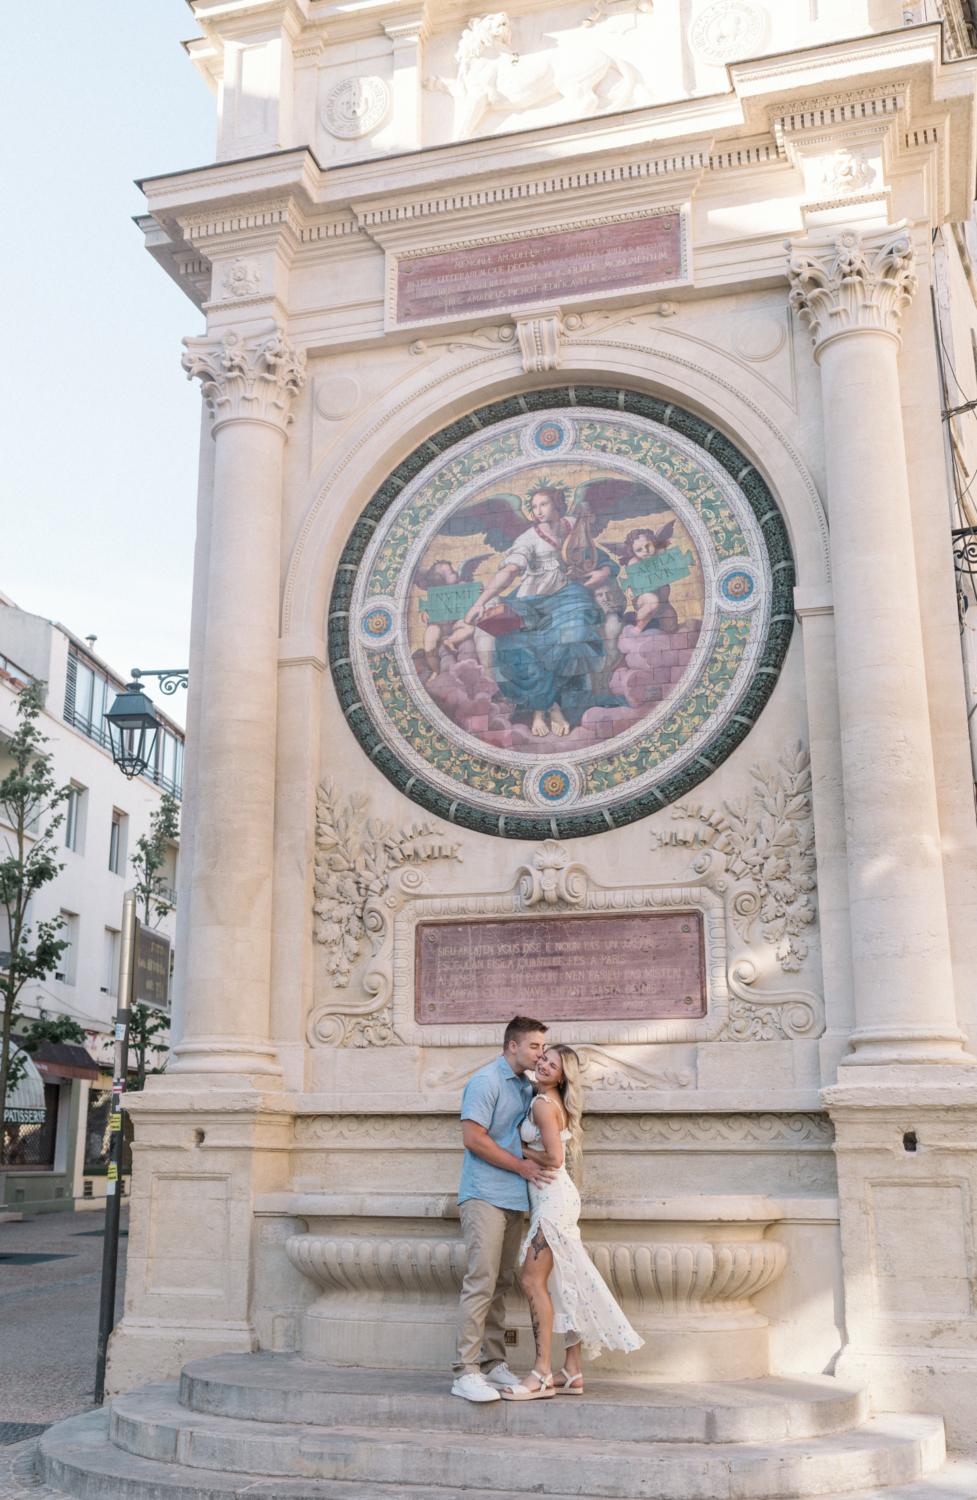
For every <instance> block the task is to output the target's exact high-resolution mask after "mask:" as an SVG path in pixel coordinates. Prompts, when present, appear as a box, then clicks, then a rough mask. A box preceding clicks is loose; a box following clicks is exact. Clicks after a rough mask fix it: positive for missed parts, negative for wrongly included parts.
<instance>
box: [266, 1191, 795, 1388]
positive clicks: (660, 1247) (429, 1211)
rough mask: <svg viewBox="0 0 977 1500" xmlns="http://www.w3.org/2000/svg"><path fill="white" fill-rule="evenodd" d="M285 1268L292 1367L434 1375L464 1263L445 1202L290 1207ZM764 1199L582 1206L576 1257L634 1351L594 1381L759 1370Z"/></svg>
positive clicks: (780, 1252)
mask: <svg viewBox="0 0 977 1500" xmlns="http://www.w3.org/2000/svg"><path fill="white" fill-rule="evenodd" d="M290 1211H291V1212H292V1213H293V1214H294V1215H295V1216H296V1217H300V1218H303V1219H305V1220H306V1222H307V1223H308V1226H309V1232H308V1233H306V1234H296V1235H292V1236H291V1237H290V1238H289V1239H288V1240H287V1242H286V1245H285V1250H286V1254H287V1255H288V1258H289V1260H290V1261H291V1263H292V1265H293V1266H295V1267H296V1269H297V1270H299V1271H301V1272H302V1274H303V1275H305V1276H308V1277H309V1278H310V1280H312V1281H313V1282H314V1283H315V1284H316V1286H318V1287H320V1288H321V1295H320V1296H319V1297H318V1299H317V1300H316V1301H315V1302H314V1303H313V1304H312V1305H311V1307H309V1308H308V1309H307V1310H306V1313H305V1317H304V1320H303V1332H302V1352H303V1355H304V1358H305V1359H309V1360H322V1361H324V1362H326V1363H328V1364H333V1365H356V1366H364V1367H368V1368H369V1367H373V1368H415V1369H416V1368H427V1369H431V1368H440V1369H444V1368H446V1367H447V1366H448V1365H449V1364H450V1362H451V1359H452V1357H453V1351H454V1327H455V1316H456V1312H457V1306H458V1295H459V1292H460V1290H461V1284H462V1281H463V1279H464V1276H465V1270H466V1266H467V1260H466V1255H465V1246H464V1242H463V1240H462V1238H461V1225H460V1223H459V1220H458V1208H457V1204H456V1203H455V1202H454V1200H453V1199H450V1198H447V1197H445V1196H444V1195H435V1194H419V1193H415V1194H412V1193H404V1194H402V1195H397V1194H383V1195H373V1196H370V1195H366V1194H363V1195H359V1194H345V1193H336V1194H329V1193H320V1194H314V1195H308V1196H303V1197H299V1198H296V1199H295V1200H294V1201H293V1203H292V1205H291V1208H290ZM781 1217H782V1211H781V1209H780V1208H779V1207H778V1205H777V1204H776V1203H774V1202H773V1201H772V1200H771V1199H769V1198H764V1197H757V1196H749V1195H742V1196H729V1197H715V1196H705V1195H689V1196H687V1197H682V1198H661V1199H642V1200H637V1199H622V1198H616V1199H602V1198H599V1197H589V1198H585V1199H584V1202H583V1211H582V1214H581V1233H582V1235H583V1240H584V1244H585V1246H586V1249H587V1252H588V1254H589V1255H590V1256H591V1258H592V1260H593V1261H594V1264H595V1265H596V1267H597V1269H598V1270H599V1271H600V1273H601V1275H602V1276H603V1277H604V1279H605V1281H606V1282H607V1283H608V1285H609V1286H610V1288H611V1290H612V1291H613V1293H614V1296H615V1297H616V1298H617V1299H618V1301H619V1302H620V1303H621V1306H622V1307H623V1308H624V1311H625V1313H626V1315H627V1317H628V1318H629V1320H630V1321H631V1323H632V1324H633V1325H634V1327H635V1328H636V1329H637V1330H638V1332H639V1333H640V1334H641V1336H642V1337H643V1338H644V1340H645V1344H644V1347H643V1348H642V1349H640V1350H638V1351H637V1353H635V1354H633V1355H623V1354H620V1353H613V1354H605V1355H604V1356H603V1357H602V1359H601V1373H602V1374H607V1375H622V1376H623V1375H625V1374H627V1375H632V1376H634V1375H640V1376H643V1377H644V1378H646V1379H649V1378H650V1379H655V1380H747V1379H752V1378H755V1377H758V1376H761V1375H765V1374H766V1373H767V1372H768V1369H769V1354H768V1347H767V1320H766V1318H764V1317H763V1316H762V1315H761V1314H760V1313H759V1312H758V1311H757V1309H756V1307H755V1306H754V1305H753V1302H752V1300H751V1299H752V1298H753V1297H754V1296H755V1295H756V1293H757V1292H759V1291H761V1290H762V1289H763V1288H764V1287H766V1286H769V1285H770V1283H771V1282H772V1281H774V1280H775V1279H776V1278H777V1277H778V1276H779V1275H780V1274H781V1273H782V1271H783V1270H784V1267H785V1266H786V1264H787V1251H786V1249H785V1247H784V1246H783V1245H782V1244H781V1243H780V1241H779V1240H776V1239H772V1238H770V1237H769V1232H770V1231H771V1230H772V1228H773V1226H774V1225H775V1224H776V1223H777V1221H778V1220H779V1219H780V1218H781ZM508 1311H509V1316H508V1326H509V1328H510V1329H511V1330H513V1331H514V1332H516V1334H517V1336H518V1344H517V1351H518V1352H516V1351H513V1361H512V1362H513V1364H515V1365H518V1366H519V1367H520V1368H521V1367H522V1365H524V1364H526V1363H528V1362H529V1361H530V1360H531V1359H532V1351H533V1346H532V1337H531V1332H530V1328H529V1318H528V1312H527V1309H526V1304H525V1301H524V1299H523V1297H522V1294H521V1292H519V1291H518V1290H514V1291H513V1293H512V1294H511V1295H510V1298H509V1310H508Z"/></svg>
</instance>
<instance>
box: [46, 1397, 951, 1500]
mask: <svg viewBox="0 0 977 1500" xmlns="http://www.w3.org/2000/svg"><path fill="white" fill-rule="evenodd" d="M912 1420H918V1419H911V1418H904V1417H898V1418H890V1419H889V1422H890V1424H892V1426H893V1427H895V1426H897V1425H898V1424H899V1423H903V1422H909V1421H912ZM38 1477H39V1478H40V1479H41V1480H42V1482H43V1483H45V1484H48V1485H50V1486H51V1487H52V1488H54V1489H56V1490H59V1491H61V1492H62V1493H64V1494H68V1495H73V1496H75V1497H76V1500H524V1497H525V1495H526V1493H527V1490H528V1488H529V1486H528V1485H526V1484H525V1483H520V1484H519V1485H518V1486H517V1487H515V1488H513V1489H511V1490H501V1489H498V1488H493V1489H491V1490H485V1489H479V1488H477V1487H470V1486H467V1485H465V1486H462V1485H456V1486H444V1487H432V1486H430V1485H424V1484H420V1483H414V1482H408V1483H399V1484H398V1485H397V1486H396V1488H395V1489H392V1488H391V1487H390V1486H389V1485H385V1484H377V1483H367V1482H362V1481H356V1480H352V1479H345V1478H344V1479H340V1480H327V1479H311V1478H307V1477H305V1476H291V1477H288V1478H259V1477H257V1476H248V1475H235V1474H229V1473H226V1472H223V1471H221V1470H213V1469H210V1470H208V1469H198V1468H189V1467H186V1466H185V1465H181V1464H166V1463H159V1462H156V1461H153V1460H152V1459H146V1458H139V1457H137V1456H135V1455H133V1454H131V1453H124V1452H123V1451H122V1450H121V1449H119V1448H115V1447H113V1446H112V1444H111V1443H109V1441H108V1413H107V1412H106V1411H105V1410H104V1409H102V1410H99V1411H93V1412H86V1413H85V1414H84V1415H83V1416H80V1417H71V1418H69V1419H68V1420H67V1421H65V1422H59V1423H58V1424H57V1425H56V1426H55V1427H52V1428H50V1429H49V1430H48V1431H47V1432H46V1433H45V1434H44V1436H43V1437H42V1438H41V1439H40V1441H39V1444H38ZM743 1479H744V1476H738V1477H737V1483H736V1484H735V1486H731V1487H729V1488H728V1489H727V1490H726V1491H725V1492H724V1493H725V1497H726V1500H750V1497H751V1495H752V1494H753V1493H754V1492H753V1491H751V1489H750V1488H749V1485H748V1483H746V1484H745V1485H744V1483H742V1482H741V1481H742V1480H743ZM542 1493H545V1494H546V1495H547V1496H548V1497H549V1500H602V1496H604V1495H606V1493H607V1492H606V1491H602V1490H596V1491H594V1492H592V1493H591V1494H585V1493H584V1492H583V1491H581V1490H579V1489H576V1488H575V1489H574V1490H572V1491H570V1492H563V1493H561V1492H560V1491H559V1490H558V1489H555V1488H553V1487H551V1486H549V1485H547V1486H546V1487H545V1489H544V1490H543V1491H542ZM636 1493H641V1494H642V1495H644V1494H650V1493H653V1492H652V1491H651V1490H649V1489H642V1490H641V1491H640V1492H636ZM708 1493H711V1492H710V1491H707V1490H705V1489H701V1490H699V1491H697V1495H701V1496H705V1495H707V1494H708ZM975 1497H977V1463H973V1462H968V1461H958V1462H956V1463H951V1464H947V1465H946V1467H945V1468H941V1469H939V1470H938V1471H937V1472H934V1473H932V1474H929V1475H927V1476H925V1477H920V1478H916V1479H910V1480H908V1481H907V1482H906V1483H904V1484H902V1485H901V1486H899V1487H891V1486H875V1487H871V1488H865V1489H862V1490H858V1491H851V1490H849V1491H847V1492H844V1500H975ZM821 1500H842V1495H841V1494H840V1493H838V1492H823V1493H822V1496H821Z"/></svg>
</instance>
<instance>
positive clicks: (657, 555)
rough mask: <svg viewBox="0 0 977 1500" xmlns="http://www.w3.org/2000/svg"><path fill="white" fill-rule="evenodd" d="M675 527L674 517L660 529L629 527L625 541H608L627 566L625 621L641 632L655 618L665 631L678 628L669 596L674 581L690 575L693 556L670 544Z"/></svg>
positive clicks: (659, 627)
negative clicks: (630, 529) (626, 612)
mask: <svg viewBox="0 0 977 1500" xmlns="http://www.w3.org/2000/svg"><path fill="white" fill-rule="evenodd" d="M674 530H675V522H674V521H669V523H668V525H667V526H663V527H662V528H661V530H660V531H652V530H651V529H650V528H648V527H647V526H642V527H640V528H639V529H638V530H636V531H629V532H628V534H627V536H626V537H625V538H624V541H623V542H608V544H607V545H608V547H609V549H610V550H611V551H612V552H613V553H614V554H615V556H616V557H617V558H618V559H619V560H620V562H621V563H622V565H623V567H624V574H625V580H626V582H625V593H626V595H627V601H628V605H629V613H628V614H626V615H625V616H624V623H625V624H626V625H633V626H634V628H635V630H636V631H637V632H638V633H640V632H641V631H643V630H645V629H646V628H647V627H648V626H649V625H650V624H651V623H652V621H654V623H655V625H657V627H658V629H659V630H663V631H664V632H665V633H666V635H674V633H675V631H676V630H677V629H678V615H677V614H676V613H675V606H674V605H673V604H670V603H669V602H668V596H669V593H670V591H671V586H672V584H673V583H676V582H677V581H678V580H679V579H680V578H687V577H688V575H689V572H690V570H691V567H692V560H691V558H690V557H689V555H688V554H687V553H685V552H683V551H682V550H681V548H679V547H670V546H669V545H668V544H669V542H670V541H671V539H672V532H673V531H674Z"/></svg>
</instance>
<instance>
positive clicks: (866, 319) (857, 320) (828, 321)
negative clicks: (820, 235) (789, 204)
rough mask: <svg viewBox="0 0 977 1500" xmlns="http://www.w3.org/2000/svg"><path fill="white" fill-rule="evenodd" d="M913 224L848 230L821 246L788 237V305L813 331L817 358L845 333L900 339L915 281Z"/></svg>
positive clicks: (914, 290) (812, 337) (914, 289)
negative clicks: (872, 230) (867, 231)
mask: <svg viewBox="0 0 977 1500" xmlns="http://www.w3.org/2000/svg"><path fill="white" fill-rule="evenodd" d="M911 227H912V226H911V225H909V224H902V225H898V226H896V227H895V228H887V229H885V230H882V231H880V232H878V233H875V234H870V235H864V236H863V235H860V234H859V233H858V232H857V231H856V230H854V229H845V230H843V231H842V233H841V234H838V235H836V236H835V238H834V239H833V240H832V241H830V242H828V243H825V244H823V245H822V244H817V243H814V242H812V241H810V240H792V241H791V242H790V249H791V257H790V263H789V266H788V275H789V277H790V284H791V293H790V305H791V307H792V308H793V309H794V311H795V312H796V314H797V316H798V317H799V318H800V320H801V322H802V323H805V324H806V325H807V327H808V328H809V329H810V330H811V342H812V344H813V345H814V357H815V359H818V358H819V357H820V354H821V350H822V349H823V348H824V347H825V345H826V344H827V343H828V342H829V341H830V340H831V339H835V338H839V337H840V336H841V335H842V334H848V333H855V332H858V331H861V330H869V331H871V332H876V333H887V334H889V335H891V337H892V338H894V339H896V340H898V339H899V335H900V329H901V320H902V317H903V314H904V313H905V312H906V309H907V308H908V307H909V304H910V302H911V301H912V299H913V296H914V295H915V292H916V286H917V281H916V274H915V260H916V247H915V245H914V243H913V237H912V233H911Z"/></svg>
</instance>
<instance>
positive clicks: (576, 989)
mask: <svg viewBox="0 0 977 1500" xmlns="http://www.w3.org/2000/svg"><path fill="white" fill-rule="evenodd" d="M415 961H416V983H415V988H414V995H415V999H414V1014H415V1018H416V1020H417V1022H418V1023H419V1024H420V1025H422V1026H423V1025H429V1026H434V1025H443V1024H445V1023H453V1022H458V1021H477V1022H480V1023H482V1024H485V1023H491V1022H504V1021H508V1020H509V1019H510V1017H511V1016H513V1015H515V1014H516V1013H517V1012H518V1011H522V1012H524V1013H525V1012H528V1013H530V1014H533V1013H536V1012H538V1013H539V1014H541V1015H542V1017H543V1019H545V1020H546V1021H595V1020H598V1021H599V1020H605V1019H606V1020H646V1019H649V1018H658V1017H666V1018H668V1017H673V1016H681V1017H683V1018H684V1017H701V1016H704V1015H705V1013H706V987H705V963H704V953H703V934H702V917H701V914H700V913H699V912H695V911H685V912H682V911H680V912H660V913H659V912H654V913H644V914H642V915H641V916H622V917H584V916H573V917H544V918H541V919H539V920H536V921H530V920H517V921H503V922H485V921H477V922H420V923H418V926H417V931H416V935H415Z"/></svg>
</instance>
